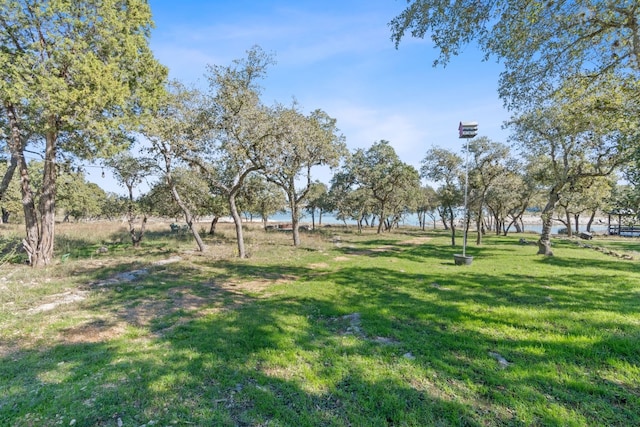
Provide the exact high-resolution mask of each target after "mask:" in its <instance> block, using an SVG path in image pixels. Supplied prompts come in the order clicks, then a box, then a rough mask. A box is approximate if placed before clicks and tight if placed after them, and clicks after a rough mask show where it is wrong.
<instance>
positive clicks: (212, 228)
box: [209, 215, 266, 236]
mask: <svg viewBox="0 0 640 427" xmlns="http://www.w3.org/2000/svg"><path fill="white" fill-rule="evenodd" d="M219 220H220V217H219V216H217V215H214V216H213V219H212V220H211V226H210V227H209V235H210V236H213V235H214V234H216V225H218V221H219ZM265 225H266V224H265Z"/></svg>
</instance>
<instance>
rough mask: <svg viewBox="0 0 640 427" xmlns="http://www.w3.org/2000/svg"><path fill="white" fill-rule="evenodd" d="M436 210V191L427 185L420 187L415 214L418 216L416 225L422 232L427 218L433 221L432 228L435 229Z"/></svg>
mask: <svg viewBox="0 0 640 427" xmlns="http://www.w3.org/2000/svg"><path fill="white" fill-rule="evenodd" d="M437 208H438V197H437V194H436V191H435V190H434V189H433V188H432V187H431V186H429V185H425V186H423V187H421V188H420V191H419V192H418V195H417V206H416V213H417V214H418V224H419V225H420V228H422V230H423V231H424V229H425V227H426V224H427V216H429V218H431V219H432V220H433V228H434V229H435V228H436V211H437Z"/></svg>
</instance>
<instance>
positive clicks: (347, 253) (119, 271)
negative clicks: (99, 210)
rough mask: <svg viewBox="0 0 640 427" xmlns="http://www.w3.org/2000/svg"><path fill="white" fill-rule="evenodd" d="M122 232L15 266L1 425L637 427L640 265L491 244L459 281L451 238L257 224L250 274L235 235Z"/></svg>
mask: <svg viewBox="0 0 640 427" xmlns="http://www.w3.org/2000/svg"><path fill="white" fill-rule="evenodd" d="M109 227H114V226H107V225H105V226H104V227H102V228H104V230H100V231H96V227H95V226H93V228H83V227H82V226H77V225H76V226H75V227H74V226H65V225H60V227H59V228H58V230H59V236H60V239H59V240H58V246H57V252H56V257H57V258H56V263H55V264H54V265H53V266H51V267H49V268H47V269H46V270H32V269H29V268H27V267H24V266H21V265H16V264H11V263H4V264H3V265H2V267H1V268H2V270H1V272H0V425H3V426H4V425H8V426H9V425H11V426H53V425H64V426H69V425H75V426H118V425H122V426H143V425H144V426H152V425H156V426H170V425H178V426H183V425H184V426H187V425H196V426H212V425H216V426H217V425H219V426H236V425H239V426H266V425H269V426H347V425H350V426H429V425H440V426H448V425H465V426H466V425H470V426H487V425H489V426H494V425H514V426H518V425H522V426H530V425H540V426H548V425H562V426H594V425H603V426H615V425H617V426H631V425H640V264H639V263H638V258H637V257H635V259H634V260H626V259H621V258H618V257H615V256H611V255H607V254H605V253H602V252H600V251H596V250H592V249H589V248H583V247H579V246H577V245H576V244H575V243H574V242H572V241H568V240H557V241H555V242H554V253H555V255H556V256H555V257H553V258H542V257H540V256H538V255H536V247H534V246H529V245H521V244H519V243H518V239H519V238H520V237H521V236H518V235H513V236H508V237H496V236H489V235H488V236H485V238H484V242H483V245H482V246H479V247H477V246H475V245H473V244H471V245H470V246H469V247H468V249H467V252H468V254H469V255H473V256H474V261H473V264H472V265H471V266H455V265H454V262H453V254H454V253H458V252H460V248H459V247H458V248H452V247H451V246H450V244H449V242H450V239H449V237H448V236H447V235H446V234H443V233H442V232H438V231H428V232H421V231H418V230H399V231H397V232H394V233H390V234H389V233H385V234H382V235H376V234H374V233H373V232H370V231H368V230H367V231H366V232H365V233H364V234H362V235H358V234H357V233H355V232H354V231H351V230H344V229H342V228H331V229H328V230H324V231H323V232H322V233H317V234H308V235H305V234H303V236H302V237H303V245H302V247H301V248H297V249H295V248H293V247H291V245H290V241H289V239H290V236H289V235H286V234H282V233H277V232H274V233H264V232H262V231H261V230H259V229H252V228H250V229H248V230H247V243H248V251H249V253H250V258H249V259H246V260H237V259H235V258H233V253H234V240H233V233H232V230H231V227H230V226H228V225H220V226H219V228H220V229H221V231H220V233H219V234H218V235H217V236H215V237H209V238H208V240H207V244H208V245H209V247H208V250H207V253H205V254H199V253H197V252H195V251H194V247H195V245H194V243H193V242H191V239H190V237H189V236H183V235H176V234H171V233H169V227H168V225H166V224H163V225H157V226H156V228H155V229H154V228H153V227H152V231H151V232H150V234H149V236H148V237H146V238H145V239H146V240H145V243H144V245H143V247H142V248H140V249H139V250H134V249H132V248H131V247H130V245H128V244H127V240H126V232H125V231H124V230H118V229H116V228H117V227H116V228H113V229H109ZM2 231H3V233H4V234H3V235H4V236H10V235H11V234H10V230H7V229H3V230H2ZM123 236H124V237H123ZM529 239H533V237H532V236H529ZM10 240H11V239H10V238H8V237H3V240H1V241H0V243H2V244H4V245H5V246H10V245H9V243H8V242H9V241H10ZM470 240H471V239H470ZM593 243H594V244H600V243H601V242H596V241H595V240H594V241H593ZM606 244H607V245H609V247H612V248H613V247H616V248H617V250H619V251H623V252H629V253H635V252H636V251H637V250H638V247H639V246H640V245H638V240H637V239H635V240H633V239H631V240H629V241H624V240H621V241H614V240H607V241H606ZM603 245H604V243H603ZM103 246H104V247H106V248H107V249H108V251H107V252H106V253H100V248H101V247H103ZM5 253H6V254H9V255H11V256H12V257H14V258H15V256H16V255H15V253H11V250H10V248H9V249H7V250H5ZM7 256H8V255H7ZM5 258H6V256H5Z"/></svg>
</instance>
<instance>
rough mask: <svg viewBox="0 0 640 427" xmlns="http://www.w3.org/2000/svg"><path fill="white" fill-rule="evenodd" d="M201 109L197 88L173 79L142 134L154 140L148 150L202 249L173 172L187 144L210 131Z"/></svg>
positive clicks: (200, 247)
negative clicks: (204, 123)
mask: <svg viewBox="0 0 640 427" xmlns="http://www.w3.org/2000/svg"><path fill="white" fill-rule="evenodd" d="M202 110H203V100H202V96H201V94H200V93H199V92H198V91H196V90H187V89H186V88H185V87H184V86H183V85H182V84H180V83H178V82H172V83H171V84H169V86H168V88H167V91H166V93H165V96H164V97H163V99H162V101H161V102H160V103H159V105H158V107H157V109H156V110H155V111H154V112H153V114H151V115H149V116H148V117H146V120H145V122H144V125H143V128H142V133H143V134H144V135H145V136H146V137H147V139H148V140H149V142H150V143H151V148H150V149H149V152H150V154H151V155H152V156H153V157H154V159H155V162H156V167H157V168H158V169H159V170H160V171H161V173H162V177H163V179H164V180H165V182H166V184H167V188H168V190H169V193H170V194H171V198H172V199H173V201H174V202H175V203H176V205H178V207H180V210H181V211H182V213H183V215H184V219H185V222H186V223H187V225H188V226H189V230H190V231H191V234H192V235H193V237H194V239H195V241H196V244H197V245H198V250H199V251H200V252H203V251H204V250H205V247H206V246H205V244H204V241H203V240H202V238H201V237H200V234H199V233H198V230H197V228H196V224H195V221H194V215H193V211H192V208H191V207H190V206H189V204H188V203H186V202H185V201H183V196H182V195H181V194H180V191H178V185H177V183H176V180H175V179H174V176H173V172H174V170H175V168H176V163H177V164H178V165H180V162H181V161H183V159H184V157H185V153H186V152H187V151H188V147H189V146H193V144H194V143H197V141H201V140H202V139H203V138H206V137H207V136H208V135H209V134H210V129H209V128H207V127H206V126H202V123H201V115H202Z"/></svg>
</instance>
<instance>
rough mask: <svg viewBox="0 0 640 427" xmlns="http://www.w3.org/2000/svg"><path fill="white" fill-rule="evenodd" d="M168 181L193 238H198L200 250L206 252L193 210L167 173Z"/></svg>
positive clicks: (197, 242)
mask: <svg viewBox="0 0 640 427" xmlns="http://www.w3.org/2000/svg"><path fill="white" fill-rule="evenodd" d="M167 181H168V184H169V187H170V188H171V196H173V200H174V201H175V202H176V204H177V205H178V207H179V208H180V210H181V211H182V213H183V214H184V220H185V221H186V223H187V225H189V230H191V234H193V238H194V239H196V244H197V245H198V250H199V251H200V252H204V250H205V249H206V245H205V244H204V242H203V241H202V237H200V233H198V230H196V225H195V224H194V221H193V215H192V214H191V211H190V210H189V208H188V207H187V205H185V204H184V202H183V201H182V198H181V197H180V194H178V190H177V189H176V186H175V184H174V182H173V179H172V178H171V175H169V174H167Z"/></svg>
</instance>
